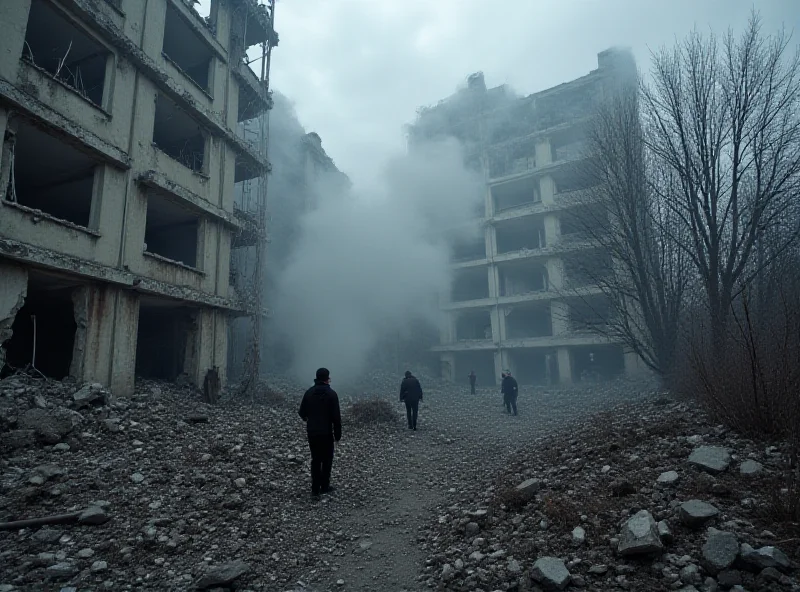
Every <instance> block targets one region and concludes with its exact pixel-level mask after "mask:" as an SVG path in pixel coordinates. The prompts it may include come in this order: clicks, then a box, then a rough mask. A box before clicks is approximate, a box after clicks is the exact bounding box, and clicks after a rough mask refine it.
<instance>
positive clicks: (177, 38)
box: [161, 2, 214, 96]
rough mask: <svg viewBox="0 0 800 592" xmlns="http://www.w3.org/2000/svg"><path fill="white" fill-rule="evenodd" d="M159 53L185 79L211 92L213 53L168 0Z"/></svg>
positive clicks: (208, 92)
mask: <svg viewBox="0 0 800 592" xmlns="http://www.w3.org/2000/svg"><path fill="white" fill-rule="evenodd" d="M161 53H162V55H163V56H164V58H165V59H166V60H167V61H169V62H171V63H172V64H173V65H174V66H175V67H177V68H178V69H179V70H180V71H181V72H182V73H183V74H185V75H186V77H187V78H189V80H191V81H192V82H194V83H195V84H196V85H197V86H198V87H199V88H200V89H202V90H203V91H204V92H205V93H206V94H207V95H209V96H210V95H211V86H212V77H213V68H214V52H213V51H212V49H211V48H210V47H209V46H208V43H206V41H205V39H203V38H202V37H201V36H200V35H199V34H198V33H197V32H196V31H195V30H194V29H193V28H192V27H191V26H190V25H189V23H187V22H186V20H185V19H184V17H183V16H182V15H181V13H180V12H179V11H178V9H177V8H176V7H175V6H174V5H173V4H172V2H167V13H166V17H165V19H164V42H163V46H162V49H161Z"/></svg>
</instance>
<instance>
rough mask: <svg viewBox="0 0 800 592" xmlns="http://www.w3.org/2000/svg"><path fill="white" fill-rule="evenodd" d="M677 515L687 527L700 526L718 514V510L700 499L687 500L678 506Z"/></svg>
mask: <svg viewBox="0 0 800 592" xmlns="http://www.w3.org/2000/svg"><path fill="white" fill-rule="evenodd" d="M679 515H680V518H681V522H683V523H684V524H685V525H686V526H688V527H689V528H700V527H701V526H703V525H704V524H705V523H706V522H708V521H709V520H711V519H712V518H716V517H717V516H718V515H719V510H718V509H717V508H715V507H714V506H712V505H711V504H709V503H707V502H704V501H702V500H697V499H693V500H689V501H688V502H683V503H682V504H681V506H680V510H679Z"/></svg>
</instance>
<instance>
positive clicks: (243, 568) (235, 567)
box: [197, 559, 250, 590]
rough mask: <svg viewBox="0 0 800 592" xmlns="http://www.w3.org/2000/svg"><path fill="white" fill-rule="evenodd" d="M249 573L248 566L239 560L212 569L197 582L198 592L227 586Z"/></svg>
mask: <svg viewBox="0 0 800 592" xmlns="http://www.w3.org/2000/svg"><path fill="white" fill-rule="evenodd" d="M249 571H250V566H249V565H248V564H247V563H245V562H244V561H241V560H238V559H237V560H236V561H233V562H231V563H226V564H225V565H220V566H218V567H213V568H211V569H209V571H208V573H207V574H206V575H204V576H203V577H202V578H200V581H198V582H197V588H198V589H199V590H207V589H209V588H217V587H222V586H228V585H230V584H232V583H233V582H234V581H235V580H237V579H239V578H240V577H242V576H243V575H244V574H246V573H247V572H249Z"/></svg>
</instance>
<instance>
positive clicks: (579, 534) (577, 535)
mask: <svg viewBox="0 0 800 592" xmlns="http://www.w3.org/2000/svg"><path fill="white" fill-rule="evenodd" d="M572 542H573V543H575V544H576V545H582V544H583V543H585V542H586V531H585V530H584V529H583V528H581V527H580V526H576V527H575V528H573V529H572Z"/></svg>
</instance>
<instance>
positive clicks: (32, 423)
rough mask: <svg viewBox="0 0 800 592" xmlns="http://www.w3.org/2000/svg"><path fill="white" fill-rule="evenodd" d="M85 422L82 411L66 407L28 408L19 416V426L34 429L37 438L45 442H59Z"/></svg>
mask: <svg viewBox="0 0 800 592" xmlns="http://www.w3.org/2000/svg"><path fill="white" fill-rule="evenodd" d="M82 422H83V416H82V415H81V414H80V413H77V412H75V411H72V410H71V409H67V408H65V407H56V408H55V409H53V410H47V409H39V408H35V409H28V410H27V411H26V412H25V413H23V414H22V415H21V416H20V418H19V427H20V428H21V429H25V430H33V431H34V432H35V434H36V438H37V440H39V441H40V442H43V443H45V444H58V443H59V442H60V441H61V440H62V438H64V436H66V435H67V434H69V433H70V432H72V431H73V430H74V429H75V428H77V427H78V426H79V425H81V423H82Z"/></svg>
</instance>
